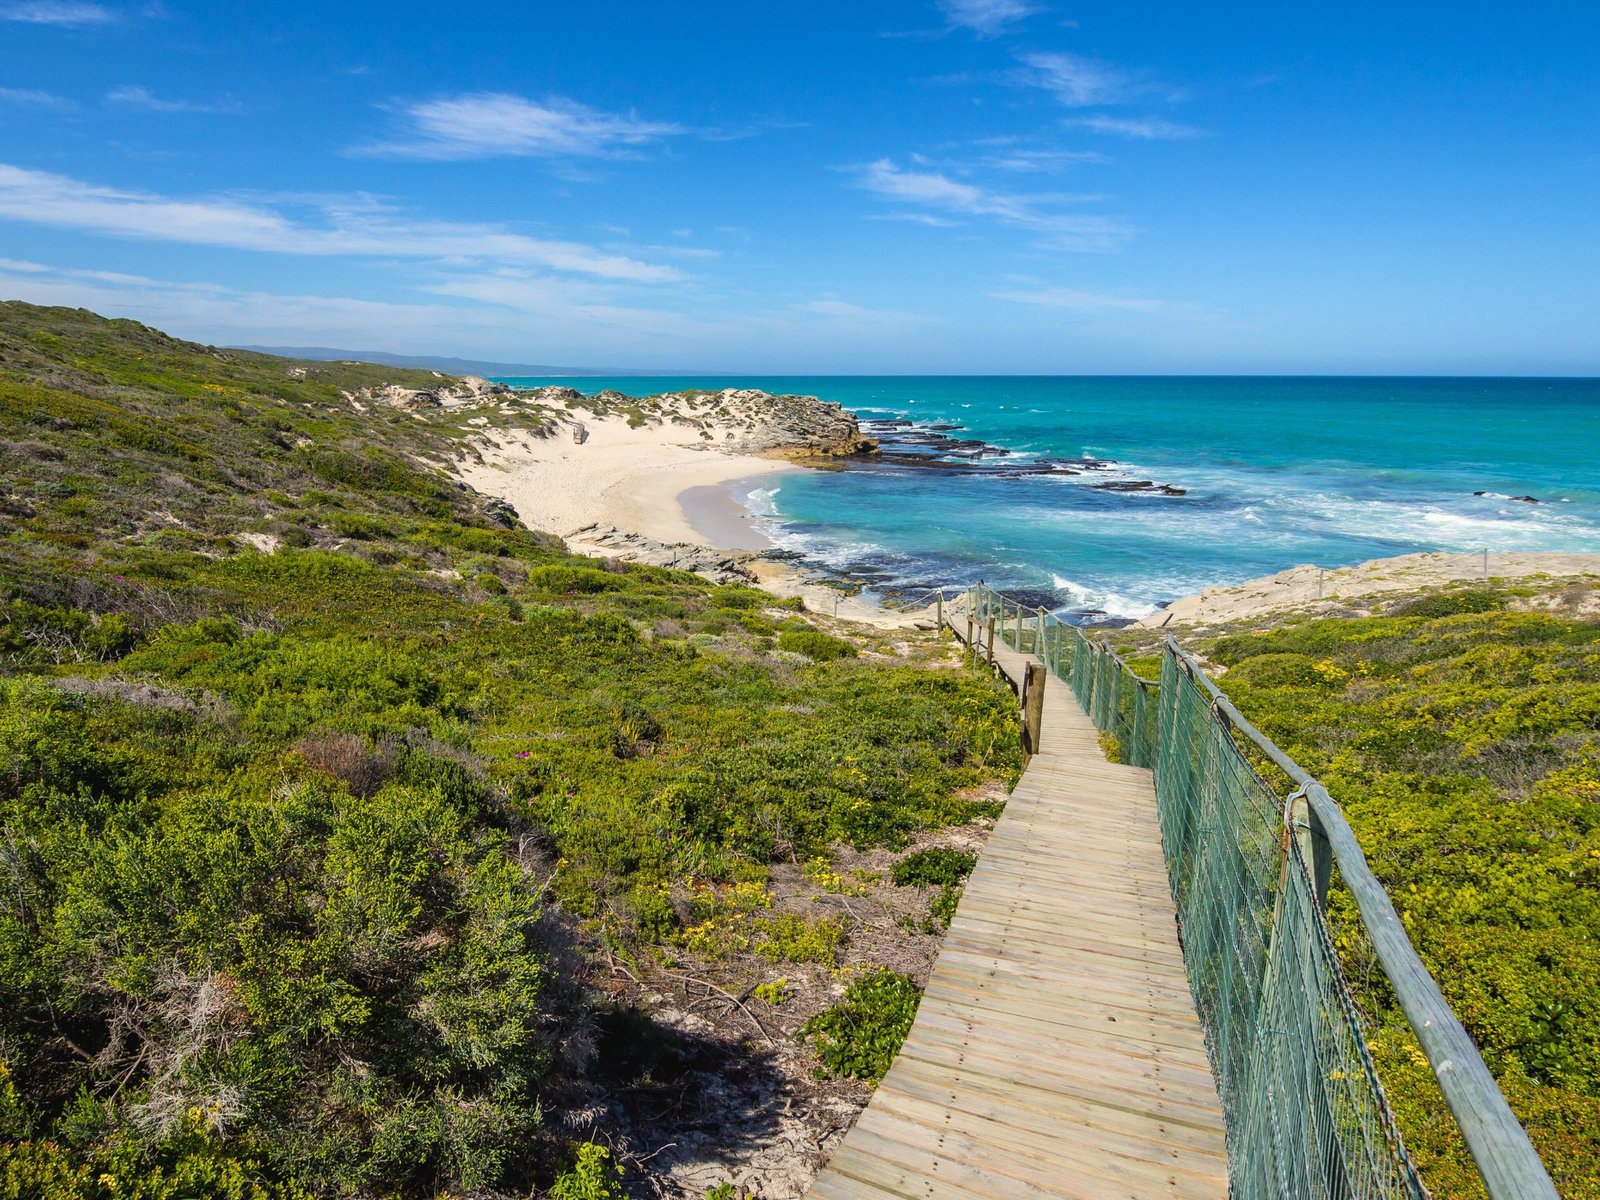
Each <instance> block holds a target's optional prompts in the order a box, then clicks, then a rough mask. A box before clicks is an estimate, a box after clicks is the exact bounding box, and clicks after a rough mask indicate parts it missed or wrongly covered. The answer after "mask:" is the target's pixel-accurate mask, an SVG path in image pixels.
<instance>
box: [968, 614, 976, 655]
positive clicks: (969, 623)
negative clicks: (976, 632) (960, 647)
mask: <svg viewBox="0 0 1600 1200" xmlns="http://www.w3.org/2000/svg"><path fill="white" fill-rule="evenodd" d="M974 656H975V651H974V650H973V648H972V614H971V613H970V612H969V613H968V614H967V646H966V659H967V662H969V663H970V662H972V661H973V658H974Z"/></svg>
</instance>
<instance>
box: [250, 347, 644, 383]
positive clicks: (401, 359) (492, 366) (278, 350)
mask: <svg viewBox="0 0 1600 1200" xmlns="http://www.w3.org/2000/svg"><path fill="white" fill-rule="evenodd" d="M232 349H235V350H253V351H255V352H256V353H257V354H277V355H281V356H282V357H284V358H309V359H313V360H315V361H317V362H367V363H379V364H381V365H383V366H387V367H417V368H420V369H422V370H425V371H442V372H444V374H446V375H499V376H517V375H538V376H547V375H590V376H599V375H607V376H610V375H659V374H664V373H665V372H660V371H629V370H625V369H624V368H621V367H552V366H549V365H540V364H536V363H501V362H479V361H478V360H476V359H471V358H435V357H432V356H430V355H426V354H388V353H386V352H384V351H382V350H334V349H332V348H330V347H328V346H234V347H232Z"/></svg>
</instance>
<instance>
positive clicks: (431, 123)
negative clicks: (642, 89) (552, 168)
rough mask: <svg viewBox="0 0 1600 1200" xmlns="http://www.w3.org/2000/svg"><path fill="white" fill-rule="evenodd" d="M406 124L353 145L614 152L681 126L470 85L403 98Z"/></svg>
mask: <svg viewBox="0 0 1600 1200" xmlns="http://www.w3.org/2000/svg"><path fill="white" fill-rule="evenodd" d="M402 111H403V114H404V117H405V119H406V121H407V122H408V123H409V128H408V129H406V130H405V131H404V133H402V134H401V136H400V137H399V138H397V139H395V140H393V141H387V142H379V143H375V144H372V145H367V146H361V147H357V148H356V151H355V152H356V153H359V154H368V155H373V156H375V157H380V158H420V159H435V160H449V159H473V158H505V157H519V158H619V157H626V156H629V155H633V154H637V153H638V152H639V148H640V147H641V146H645V145H648V144H649V143H652V142H657V141H660V140H661V139H663V138H666V137H671V136H673V135H674V134H680V133H683V132H684V130H683V128H682V127H681V126H678V125H674V124H671V123H670V122H665V121H647V120H643V119H641V118H639V117H637V116H634V115H632V114H622V113H607V112H601V111H600V110H598V109H594V108H590V107H588V106H587V105H584V104H579V103H578V102H577V101H576V100H568V99H564V98H562V97H560V96H553V97H550V98H548V99H546V100H543V101H538V100H529V99H528V98H527V97H525V96H515V95H511V94H510V93H507V92H469V93H465V94H463V95H458V96H440V97H436V98H434V99H431V100H419V101H415V102H413V103H410V104H407V105H405V106H404V108H403V110H402Z"/></svg>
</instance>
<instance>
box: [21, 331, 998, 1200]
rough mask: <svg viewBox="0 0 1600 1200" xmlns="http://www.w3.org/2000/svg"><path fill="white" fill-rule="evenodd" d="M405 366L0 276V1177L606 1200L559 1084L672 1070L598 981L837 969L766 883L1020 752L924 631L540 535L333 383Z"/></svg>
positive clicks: (852, 961) (904, 817)
mask: <svg viewBox="0 0 1600 1200" xmlns="http://www.w3.org/2000/svg"><path fill="white" fill-rule="evenodd" d="M439 382H440V381H439V380H438V379H436V378H435V377H433V376H432V375H430V374H428V373H426V372H408V371H403V370H398V369H395V368H390V367H372V366H360V365H351V364H336V363H312V362H306V363H294V362H290V361H288V360H284V359H277V358H272V357H269V356H265V355H258V354H250V353H246V352H241V351H218V350H214V349H212V348H209V347H203V346H196V345H192V344H189V343H184V342H181V341H176V340H174V339H171V338H168V337H165V336H164V335H162V334H160V333H157V332H156V331H153V330H150V329H147V328H145V327H143V326H141V325H138V324H136V323H132V322H128V321H106V320H103V319H101V318H99V317H96V316H94V315H92V314H89V313H85V312H81V311H69V310H63V309H39V308H33V307H30V306H27V305H21V304H3V305H0V481H3V484H0V668H3V674H0V821H3V827H4V828H3V834H4V840H3V842H0V863H3V866H4V872H3V886H0V1063H3V1076H0V1195H6V1196H34V1195H49V1196H62V1197H65V1196H103V1197H111V1196H145V1197H180V1196H182V1197H188V1196H199V1195H225V1196H265V1195H317V1196H322V1195H402V1196H424V1195H430V1196H431V1195H436V1194H466V1193H471V1194H473V1195H483V1196H491V1195H506V1196H510V1195H527V1194H528V1193H529V1190H530V1189H532V1188H536V1187H537V1188H543V1187H545V1186H547V1185H549V1184H550V1182H551V1181H552V1179H555V1178H557V1177H558V1176H560V1177H561V1186H562V1187H563V1188H564V1189H565V1191H564V1192H563V1194H568V1195H579V1194H595V1195H602V1194H605V1192H606V1190H607V1188H608V1187H614V1184H611V1183H610V1182H609V1181H608V1180H609V1175H608V1172H609V1167H607V1166H606V1164H605V1162H604V1161H603V1159H604V1157H605V1156H604V1155H602V1154H601V1153H600V1152H599V1151H595V1150H582V1151H581V1153H580V1147H579V1145H578V1144H577V1143H581V1142H584V1141H586V1140H587V1138H588V1136H589V1135H588V1134H587V1133H582V1132H581V1131H575V1130H574V1129H573V1128H572V1127H570V1126H569V1125H565V1124H563V1123H562V1122H560V1121H558V1120H556V1119H554V1114H557V1113H559V1112H561V1111H562V1110H563V1106H567V1105H570V1104H573V1103H575V1102H576V1101H575V1100H574V1097H577V1098H578V1099H580V1100H587V1099H592V1098H593V1096H594V1095H596V1094H597V1089H598V1090H599V1093H600V1094H601V1095H602V1098H604V1089H605V1088H606V1087H608V1086H611V1084H609V1083H608V1082H607V1081H623V1080H625V1081H629V1082H628V1086H629V1087H630V1088H632V1089H633V1093H631V1094H640V1095H646V1096H647V1097H649V1096H654V1095H656V1093H654V1092H649V1090H648V1088H649V1087H651V1086H659V1085H660V1084H661V1082H662V1080H663V1079H664V1078H665V1079H667V1082H670V1078H669V1077H670V1076H671V1074H672V1071H673V1070H674V1068H673V1066H672V1060H671V1056H670V1055H666V1054H665V1052H664V1051H663V1050H662V1046H663V1045H664V1044H665V1043H664V1042H663V1040H662V1036H663V1035H660V1034H659V1033H658V1032H652V1030H651V1027H650V1024H649V1021H648V1019H647V1018H646V1017H645V1016H644V1015H642V1014H636V1013H633V1012H632V1010H631V1009H629V1008H628V1006H627V1004H628V1001H627V999H626V997H624V998H622V999H621V1000H618V1001H615V1002H613V1001H611V1000H608V999H607V997H606V995H605V994H603V993H602V991H601V990H599V989H598V988H597V987H596V986H595V985H596V984H597V982H600V981H601V979H602V976H603V979H604V980H611V979H613V978H620V977H622V975H625V974H629V973H631V974H633V975H635V976H637V975H646V976H647V975H648V973H649V972H650V971H651V970H657V969H661V970H665V969H669V968H672V967H673V966H674V964H682V963H684V962H692V963H694V964H696V965H697V966H696V969H700V968H702V967H705V965H706V964H711V966H710V967H705V969H706V970H708V971H711V972H713V973H712V974H708V975H707V978H708V979H715V978H717V976H715V974H714V971H715V970H722V971H725V972H728V973H729V974H730V977H731V975H735V974H739V973H740V972H743V973H744V974H742V975H739V978H740V979H741V980H742V979H743V978H745V977H750V978H768V979H769V983H768V984H766V985H764V986H766V987H767V988H768V991H767V992H766V993H765V995H766V996H768V997H770V998H771V1000H772V1002H773V1003H774V1004H777V1003H780V1002H781V999H782V997H783V995H784V994H785V981H784V980H783V979H780V978H777V977H779V976H789V977H798V976H799V975H801V974H803V973H805V972H808V971H809V972H813V973H815V974H816V975H817V977H818V978H821V979H824V980H826V979H828V978H830V977H831V976H830V973H829V972H830V970H831V968H832V967H833V966H835V965H838V966H839V967H841V968H843V969H844V971H845V974H846V975H849V974H851V972H854V971H862V970H865V969H867V968H868V967H870V966H871V965H872V963H871V962H870V960H869V959H867V958H864V957H863V956H864V955H866V954H867V953H868V951H867V950H864V949H853V947H854V942H853V940H852V939H853V936H854V928H853V926H852V924H851V921H850V920H849V919H847V918H844V917H841V918H839V919H837V920H835V919H832V918H823V917H821V916H817V915H814V914H812V915H808V912H807V911H805V910H800V909H794V908H790V907H786V903H787V901H785V899H784V898H783V897H782V896H780V895H777V894H776V891H775V889H776V884H775V883H774V882H773V881H774V878H775V874H774V873H775V872H778V873H780V874H781V871H780V868H782V870H785V871H786V870H789V865H790V864H799V863H803V864H807V865H806V871H807V879H808V881H809V883H808V886H813V887H814V888H815V889H816V890H818V891H819V892H822V891H841V892H843V891H849V890H851V889H860V890H865V889H868V888H872V889H881V890H884V891H885V894H888V892H889V891H895V890H896V889H897V888H898V885H896V884H894V883H892V882H891V881H889V880H887V879H882V880H879V879H876V878H874V877H872V876H871V874H870V873H868V872H862V873H860V878H859V879H855V878H852V879H846V878H845V876H843V875H842V874H840V873H838V872H835V871H833V870H832V869H831V866H830V864H832V863H833V861H834V860H835V859H836V858H837V857H838V856H840V855H844V856H849V855H851V854H853V853H855V850H852V849H851V848H852V847H853V848H859V849H867V848H871V847H888V848H898V847H901V846H904V845H906V844H907V842H908V839H911V838H913V837H915V836H920V833H921V831H928V830H938V829H941V828H944V827H947V826H952V825H960V824H961V823H962V822H965V821H967V820H969V819H971V818H972V817H974V816H975V815H979V814H982V813H985V812H992V811H993V804H992V802H991V801H990V800H989V799H987V797H988V796H992V795H994V794H996V786H997V781H1004V780H1005V779H1007V778H1009V777H1010V776H1011V775H1013V774H1014V772H1015V770H1016V767H1017V763H1016V751H1015V745H1016V736H1015V728H1014V723H1013V718H1012V715H1011V704H1010V698H1009V696H1008V694H1007V693H1005V692H1004V691H1003V689H1000V688H999V687H998V686H997V685H995V684H993V683H992V682H991V681H989V680H987V679H986V678H984V677H983V676H981V675H980V674H978V673H975V672H965V671H961V670H956V669H929V668H930V667H931V666H935V665H937V666H940V667H945V666H947V663H946V662H945V658H946V654H945V651H944V650H943V648H942V647H940V646H939V645H938V644H937V643H936V642H935V641H934V640H932V639H924V640H922V641H920V642H919V641H916V640H915V639H913V640H912V641H911V642H909V643H906V642H903V641H895V642H891V641H888V640H886V639H877V640H872V639H867V640H862V639H860V638H857V637H854V636H852V635H851V634H850V632H849V631H848V630H846V629H842V628H840V627H836V626H833V625H831V624H830V625H829V627H828V628H827V629H826V630H819V629H814V628H813V623H814V621H815V620H817V619H815V618H809V617H807V616H806V615H805V614H803V613H801V612H799V611H795V609H794V608H792V607H787V608H786V607H780V606H777V605H776V602H775V601H774V600H773V599H772V598H771V597H770V596H768V595H766V594H765V593H761V592H755V591H752V590H749V589H746V588H742V587H729V586H713V585H711V584H709V583H707V582H705V581H704V580H701V579H699V578H697V577H694V576H689V575H685V574H681V573H676V572H670V571H664V570H659V569H653V568H642V567H636V568H628V567H626V566H621V565H617V564H606V563H601V562H597V561H591V560H585V559H577V558H573V557H570V556H568V555H567V554H566V553H565V552H564V551H563V550H562V549H561V548H560V546H559V543H557V542H556V541H555V540H554V539H552V538H550V537H548V536H546V535H543V534H540V533H538V532H534V531H529V530H527V529H524V528H522V527H521V526H520V525H519V524H518V523H517V522H516V521H515V520H514V519H512V518H511V517H509V516H508V515H507V513H506V511H505V510H504V509H503V508H502V507H501V506H499V505H497V504H495V503H493V502H489V501H487V500H486V499H485V498H484V497H481V496H479V495H477V494H475V493H473V492H471V491H470V490H468V489H465V488H463V487H461V486H460V485H458V484H457V483H455V482H454V481H453V480H452V479H450V478H449V477H448V476H447V475H446V474H444V473H442V472H441V471H439V470H437V469H435V468H434V467H432V466H430V465H428V464H430V463H440V462H443V461H445V460H446V459H447V458H448V457H449V456H451V455H453V454H455V453H457V452H458V451H459V449H460V447H461V436H462V431H463V429H464V428H465V424H464V423H465V422H466V421H467V420H468V419H469V418H470V417H471V416H472V415H474V414H473V413H471V412H470V411H462V410H450V411H443V410H436V409H428V410H412V409H407V408H403V407H393V406H385V405H378V404H368V405H365V406H362V407H357V406H356V405H354V404H352V403H351V402H350V400H348V399H347V398H346V397H345V396H344V395H343V394H342V393H345V392H357V391H359V390H360V389H363V388H367V389H373V388H379V387H381V386H383V385H386V384H391V383H399V384H403V385H405V386H410V387H430V386H434V385H437V384H438V383H439ZM478 415H483V414H478ZM537 416H538V414H537V413H536V412H530V413H529V414H528V416H527V419H528V420H529V421H530V422H536V421H537ZM258 546H264V547H270V548H271V549H272V552H270V553H268V552H263V550H261V549H258V548H257V547H258ZM796 635H803V636H796ZM780 640H781V641H782V644H783V646H784V647H791V646H792V647H798V648H800V649H802V650H805V651H806V652H805V653H795V652H794V651H793V650H789V649H784V648H782V647H780ZM841 643H842V644H841ZM824 660H826V661H824ZM986 784H987V785H988V788H987V791H986V792H983V793H981V794H980V792H979V791H978V790H977V789H978V788H979V787H980V785H986ZM898 891H900V892H906V889H904V888H898ZM907 895H912V896H913V897H914V896H915V895H920V893H917V892H916V889H911V890H910V891H909V892H907ZM930 898H931V899H932V900H933V901H934V902H935V903H937V902H938V899H939V897H938V895H937V894H933V893H930ZM907 902H909V901H907ZM919 902H921V903H923V905H924V910H926V908H927V901H926V900H924V901H919ZM885 911H887V909H886V910H885ZM922 920H923V921H924V924H927V923H928V922H932V923H934V924H937V920H938V918H937V915H936V914H931V913H930V914H929V915H927V916H926V917H924V918H922ZM908 927H909V925H908ZM907 936H911V935H910V934H907ZM597 964H604V965H605V966H606V969H605V971H604V972H601V971H600V970H599V969H598V967H597ZM630 964H631V966H630ZM717 964H721V965H720V966H718V965H717ZM613 968H614V970H613ZM752 972H764V973H765V974H752ZM748 995H749V993H747V997H748ZM741 1003H742V1002H741ZM751 1003H755V1001H751ZM730 1011H731V1010H730ZM801 1015H803V1014H801ZM735 1016H736V1017H737V1014H735ZM798 1022H799V1017H796V1018H795V1019H794V1021H792V1022H791V1024H792V1025H798ZM758 1024H761V1022H759V1021H758ZM779 1024H781V1022H779ZM774 1027H776V1026H774ZM785 1027H787V1026H785ZM763 1030H764V1031H765V1026H763ZM734 1051H736V1052H737V1053H736V1054H735V1058H737V1055H738V1054H743V1053H744V1051H742V1050H739V1049H738V1047H737V1046H735V1047H734ZM752 1053H753V1052H752ZM735 1068H736V1069H739V1070H743V1069H744V1067H742V1066H740V1065H739V1064H738V1062H735ZM647 1080H648V1081H651V1082H650V1083H648V1085H647V1083H646V1082H644V1081H647ZM640 1089H644V1091H642V1092H641V1090H640ZM619 1103H620V1101H619ZM600 1132H601V1133H604V1132H605V1130H604V1129H603V1128H602V1129H601V1130H600ZM619 1144H620V1143H619ZM575 1160H577V1161H579V1165H580V1168H581V1169H580V1170H578V1171H576V1172H572V1173H568V1174H566V1175H565V1176H562V1175H561V1173H562V1172H563V1171H564V1170H567V1169H568V1168H570V1167H571V1166H572V1164H573V1162H574V1161H575ZM575 1189H576V1190H575ZM584 1189H588V1190H587V1192H585V1191H584Z"/></svg>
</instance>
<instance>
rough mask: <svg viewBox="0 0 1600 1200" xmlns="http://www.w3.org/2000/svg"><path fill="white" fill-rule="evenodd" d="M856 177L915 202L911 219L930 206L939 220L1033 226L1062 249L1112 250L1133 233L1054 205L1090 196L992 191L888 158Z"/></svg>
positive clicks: (872, 188) (879, 191) (887, 195)
mask: <svg viewBox="0 0 1600 1200" xmlns="http://www.w3.org/2000/svg"><path fill="white" fill-rule="evenodd" d="M857 180H858V182H859V184H860V186H861V187H863V188H865V189H866V190H867V191H869V192H872V193H874V194H875V195H878V196H882V197H883V198H884V199H886V200H891V201H895V202H898V203H902V204H907V205H915V206H917V207H918V208H919V209H920V210H921V211H920V212H919V213H916V214H914V215H913V219H919V218H923V217H926V216H928V215H929V213H928V210H933V215H934V216H935V217H936V218H941V219H942V217H943V215H944V214H952V213H953V214H958V215H965V216H972V217H988V218H992V219H994V220H997V221H1000V222H1002V223H1004V224H1007V225H1015V226H1020V227H1022V228H1025V229H1029V230H1032V231H1033V232H1035V233H1037V234H1039V235H1040V236H1041V237H1043V238H1044V239H1045V241H1047V242H1048V243H1049V244H1050V245H1053V246H1055V247H1057V248H1059V249H1064V250H1110V249H1112V248H1114V247H1115V246H1117V245H1119V244H1121V243H1122V242H1123V241H1125V240H1127V238H1128V237H1130V236H1131V235H1132V233H1133V230H1132V229H1131V228H1129V227H1128V226H1127V225H1126V224H1125V223H1124V222H1122V221H1120V220H1117V219H1116V218H1114V217H1104V216H1097V215H1086V214H1078V213H1063V212H1061V211H1059V208H1058V206H1059V205H1061V204H1063V203H1071V202H1075V201H1081V200H1083V199H1089V197H1071V196H1059V195H1016V194H1011V193H1005V192H995V191H990V190H988V189H986V188H982V187H979V186H978V185H977V184H974V183H968V182H967V181H965V180H961V179H952V178H951V177H950V176H949V175H945V174H942V173H940V172H938V171H932V170H907V169H905V168H902V167H899V166H897V165H896V164H895V163H894V162H893V161H892V160H891V159H887V158H880V159H879V160H878V161H877V162H873V163H868V164H867V165H866V166H864V167H861V168H858V170H857ZM1093 198H1094V199H1099V197H1093ZM927 223H937V220H936V221H933V222H927Z"/></svg>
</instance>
